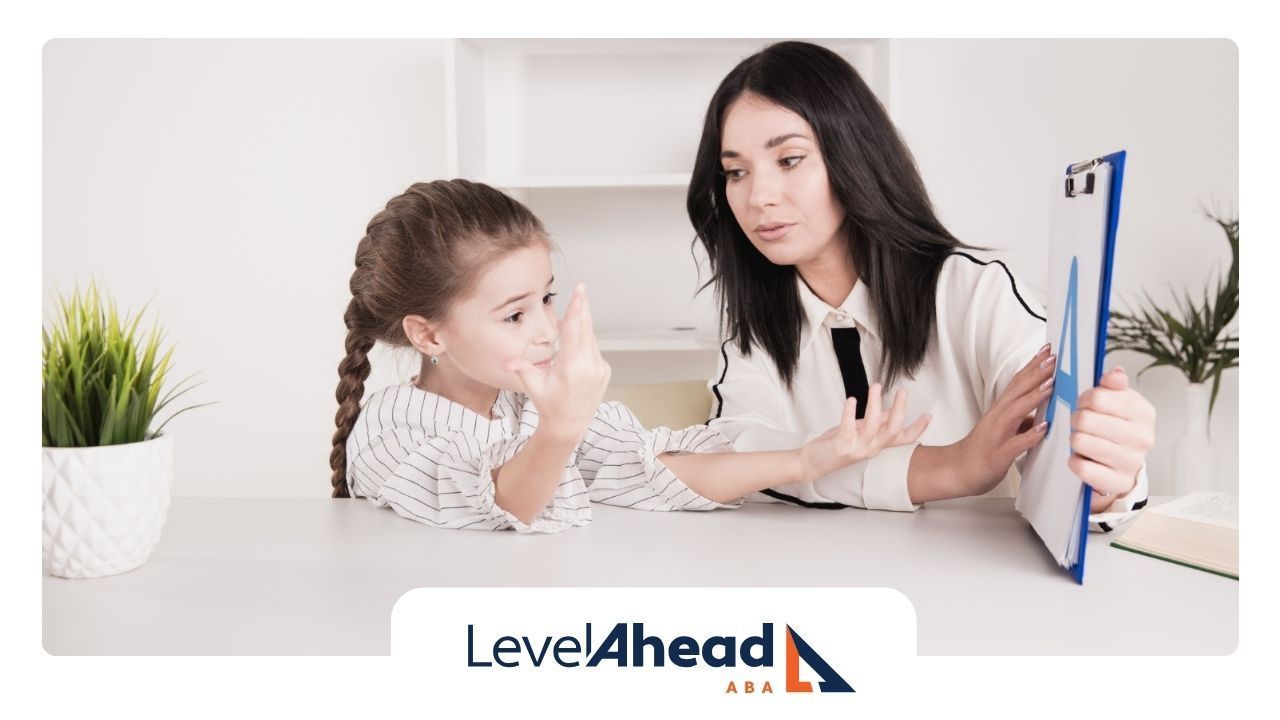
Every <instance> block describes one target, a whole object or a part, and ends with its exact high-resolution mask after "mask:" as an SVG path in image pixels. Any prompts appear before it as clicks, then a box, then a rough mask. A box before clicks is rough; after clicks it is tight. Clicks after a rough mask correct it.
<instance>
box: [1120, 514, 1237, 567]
mask: <svg viewBox="0 0 1280 720" xmlns="http://www.w3.org/2000/svg"><path fill="white" fill-rule="evenodd" d="M1111 545H1112V546H1113V547H1118V548H1120V549H1122V550H1129V551H1130V552H1136V553H1139V554H1141V555H1149V556H1151V557H1154V558H1160V559H1161V560H1168V561H1169V562H1174V563H1178V564H1179V565H1186V566H1187V567H1193V568H1196V569H1197V570H1205V571H1208V572H1211V573H1215V574H1217V575H1225V576H1226V577H1229V578H1235V579H1236V580H1239V579H1240V503H1239V499H1238V498H1237V497H1236V496H1235V495H1232V494H1230V493H1220V492H1197V493H1191V494H1190V495H1185V496H1183V497H1180V498H1178V499H1177V500H1172V501H1170V502H1167V503H1165V504H1163V505H1159V506H1157V507H1149V508H1147V509H1146V511H1145V512H1143V513H1142V514H1141V515H1140V516H1139V517H1138V518H1137V519H1136V520H1134V521H1133V525H1132V527H1130V528H1129V529H1128V530H1127V531H1126V532H1125V534H1124V535H1121V536H1120V537H1119V538H1117V539H1116V540H1114V541H1113V542H1112V543H1111Z"/></svg>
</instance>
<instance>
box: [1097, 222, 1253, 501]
mask: <svg viewBox="0 0 1280 720" xmlns="http://www.w3.org/2000/svg"><path fill="white" fill-rule="evenodd" d="M1205 214H1206V215H1207V216H1208V217H1209V219H1211V220H1213V221H1214V222H1215V223H1217V224H1218V226H1219V227H1220V228H1222V231H1223V234H1224V235H1225V236H1226V239H1227V242H1228V243H1229V244H1230V246H1231V269H1230V270H1229V271H1228V272H1227V274H1226V276H1225V277H1221V276H1220V277H1219V278H1218V280H1217V285H1216V286H1215V287H1214V288H1213V289H1212V292H1211V291H1210V288H1209V286H1208V285H1206V286H1205V288H1204V291H1203V293H1202V295H1201V298H1200V299H1199V300H1196V299H1194V298H1193V297H1192V295H1191V293H1190V292H1188V291H1184V292H1183V295H1182V297H1181V298H1180V299H1178V300H1177V301H1175V305H1174V307H1173V308H1172V309H1168V310H1166V309H1162V308H1161V307H1159V306H1158V305H1156V304H1155V302H1153V301H1152V300H1151V296H1150V295H1146V294H1145V293H1144V296H1145V298H1146V301H1145V302H1144V303H1143V304H1142V306H1141V307H1139V308H1138V309H1137V310H1136V311H1134V312H1133V313H1132V314H1130V313H1125V312H1115V313H1112V315H1111V327H1110V330H1109V332H1108V347H1107V352H1111V351H1113V350H1132V351H1134V352H1139V353H1142V354H1143V355H1146V356H1148V357H1150V358H1151V364H1149V365H1147V366H1146V367H1145V368H1143V369H1142V372H1146V371H1147V370H1150V369H1151V368H1153V367H1161V366H1168V367H1174V368H1177V369H1178V370H1179V371H1180V372H1181V373H1182V374H1183V375H1184V376H1186V378H1187V383H1188V385H1187V422H1186V427H1185V429H1184V431H1183V434H1182V437H1181V438H1180V439H1179V440H1178V444H1177V447H1176V448H1175V449H1174V458H1173V477H1174V492H1175V493H1176V494H1178V495H1185V494H1186V493H1189V492H1193V491H1196V490H1208V489H1212V487H1213V482H1212V478H1213V475H1212V471H1213V458H1212V455H1211V452H1210V447H1209V417H1210V415H1211V414H1212V412H1213V405H1214V403H1215V402H1216V401H1217V399H1218V389H1219V387H1220V386H1221V383H1222V373H1224V372H1225V371H1227V370H1229V369H1231V368H1234V367H1239V365H1240V337H1239V335H1238V334H1237V332H1236V331H1235V330H1234V329H1233V328H1231V324H1232V322H1233V321H1234V320H1235V317H1236V314H1237V313H1238V312H1239V311H1240V220H1239V218H1235V217H1219V216H1217V215H1214V214H1212V213H1207V212H1206V213H1205ZM1139 375H1141V372H1140V373H1139ZM1210 380H1212V386H1211V385H1210ZM1201 418H1203V421H1201Z"/></svg>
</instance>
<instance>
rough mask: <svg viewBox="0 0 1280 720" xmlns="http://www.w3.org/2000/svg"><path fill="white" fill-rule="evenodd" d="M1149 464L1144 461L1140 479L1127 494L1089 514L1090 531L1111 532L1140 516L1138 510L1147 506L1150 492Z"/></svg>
mask: <svg viewBox="0 0 1280 720" xmlns="http://www.w3.org/2000/svg"><path fill="white" fill-rule="evenodd" d="M1149 492H1150V490H1149V481H1148V480H1147V466H1146V463H1143V465H1142V469H1141V470H1139V471H1138V481H1137V483H1136V484H1135V485H1134V486H1133V489H1132V490H1130V491H1129V493H1128V494H1127V495H1121V496H1119V497H1117V498H1116V499H1115V500H1112V501H1111V504H1110V505H1108V506H1107V509H1106V510H1103V511H1102V512H1100V513H1094V514H1092V515H1090V516H1089V532H1104V533H1106V532H1111V531H1112V530H1115V529H1116V528H1117V527H1120V526H1121V525H1124V524H1126V523H1128V522H1129V521H1130V520H1132V519H1134V518H1135V517H1137V516H1138V511H1139V510H1141V509H1142V508H1144V507H1146V506H1147V497H1148V494H1149Z"/></svg>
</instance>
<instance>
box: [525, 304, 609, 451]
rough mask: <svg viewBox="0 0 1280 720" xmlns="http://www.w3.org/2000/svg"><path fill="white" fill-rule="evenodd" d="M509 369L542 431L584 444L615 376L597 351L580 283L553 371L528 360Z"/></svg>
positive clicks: (564, 323)
mask: <svg viewBox="0 0 1280 720" xmlns="http://www.w3.org/2000/svg"><path fill="white" fill-rule="evenodd" d="M508 369H509V370H511V371H512V372H514V373H515V374H516V375H517V376H518V377H519V378H520V382H521V383H522V384H523V385H524V392H525V394H526V395H528V396H529V398H530V399H531V400H532V401H533V404H534V407H536V408H537V409H538V428H539V429H540V430H543V431H544V432H548V433H550V434H551V435H553V436H554V437H556V438H558V439H563V440H565V441H572V442H573V443H574V444H576V443H577V442H578V441H579V440H581V438H582V436H583V434H585V433H586V430H587V425H588V424H590V422H591V418H592V417H594V416H595V413H596V408H597V407H599V405H600V401H601V399H603V397H604V391H605V389H606V388H607V387H608V386H609V377H610V374H611V372H612V371H611V369H610V367H609V363H607V362H605V360H604V358H603V357H601V356H600V349H599V348H598V347H597V346H596V334H595V330H594V329H593V328H592V325H591V308H590V306H589V305H588V304H587V290H586V288H585V287H583V286H582V284H581V283H579V284H577V285H575V286H574V289H573V298H572V299H571V300H570V301H569V307H568V309H567V310H565V315H564V320H562V321H561V322H560V350H559V352H557V353H556V356H555V359H554V360H553V361H552V364H551V367H550V369H548V370H539V369H538V368H537V367H535V366H534V365H533V364H532V363H530V362H529V361H527V360H516V361H513V362H512V363H510V364H509V365H508Z"/></svg>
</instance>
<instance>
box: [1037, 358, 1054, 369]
mask: <svg viewBox="0 0 1280 720" xmlns="http://www.w3.org/2000/svg"><path fill="white" fill-rule="evenodd" d="M1057 359H1058V356H1057V355H1050V356H1049V357H1047V358H1045V359H1044V360H1041V361H1040V369H1041V370H1044V369H1045V368H1047V367H1049V366H1051V365H1053V363H1054V361H1055V360H1057Z"/></svg>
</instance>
